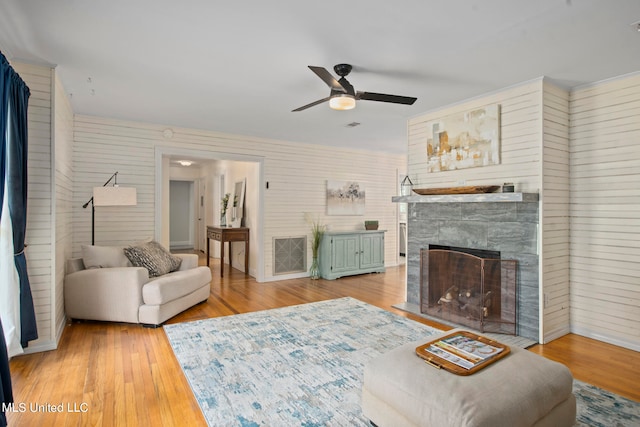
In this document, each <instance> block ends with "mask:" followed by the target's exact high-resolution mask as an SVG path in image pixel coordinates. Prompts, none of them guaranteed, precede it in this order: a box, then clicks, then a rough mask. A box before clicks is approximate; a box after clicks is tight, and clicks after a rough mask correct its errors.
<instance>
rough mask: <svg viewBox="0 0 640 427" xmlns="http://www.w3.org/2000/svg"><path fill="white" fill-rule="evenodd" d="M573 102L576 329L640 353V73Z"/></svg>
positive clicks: (575, 96)
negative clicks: (639, 302)
mask: <svg viewBox="0 0 640 427" xmlns="http://www.w3.org/2000/svg"><path fill="white" fill-rule="evenodd" d="M569 105H570V112H571V126H570V138H571V152H570V159H571V161H570V164H571V176H570V177H571V179H570V182H571V186H570V190H571V192H570V212H571V218H570V223H571V227H570V229H571V244H570V250H571V261H570V277H571V294H570V298H571V329H572V332H575V333H577V334H580V335H584V336H587V337H591V338H596V339H599V340H603V341H606V342H609V343H613V344H617V345H622V346H625V347H628V348H632V349H634V350H640V304H638V301H640V185H639V183H640V145H639V144H638V142H639V141H640V74H634V75H630V76H624V77H622V78H619V79H615V80H611V81H606V82H601V83H598V84H595V85H591V86H586V87H582V88H578V89H576V90H574V91H572V93H571V96H570V104H569Z"/></svg>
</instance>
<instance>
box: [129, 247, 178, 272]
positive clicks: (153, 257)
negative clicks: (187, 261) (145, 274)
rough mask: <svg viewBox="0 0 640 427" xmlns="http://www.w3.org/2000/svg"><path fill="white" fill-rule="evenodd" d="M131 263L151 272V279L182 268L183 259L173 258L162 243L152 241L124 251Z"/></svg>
mask: <svg viewBox="0 0 640 427" xmlns="http://www.w3.org/2000/svg"><path fill="white" fill-rule="evenodd" d="M124 253H125V255H126V257H127V258H129V261H131V263H132V264H133V265H134V266H136V267H144V268H146V269H147V270H149V277H158V276H162V275H164V274H167V273H170V272H172V271H175V270H177V269H178V268H180V263H181V262H182V259H180V258H178V257H176V256H173V255H171V254H170V253H169V251H167V250H166V249H165V248H164V247H163V246H162V245H161V244H160V243H158V242H156V241H151V242H148V243H144V244H142V245H139V246H129V247H128V248H125V249H124Z"/></svg>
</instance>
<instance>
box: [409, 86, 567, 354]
mask: <svg viewBox="0 0 640 427" xmlns="http://www.w3.org/2000/svg"><path fill="white" fill-rule="evenodd" d="M495 103H497V104H500V120H501V122H500V134H501V138H500V139H501V163H500V164H499V165H494V166H487V167H479V168H470V169H462V170H457V171H446V172H437V173H429V172H428V170H427V168H426V164H427V154H426V140H427V137H428V123H429V122H432V121H436V120H438V119H441V118H443V117H446V116H448V115H450V114H455V113H462V112H465V111H469V110H472V109H474V108H478V107H481V106H485V105H490V104H495ZM568 124H569V115H568V93H567V91H565V90H563V89H560V88H558V87H556V86H554V85H553V84H551V83H550V82H548V81H547V80H545V79H542V78H541V79H536V80H533V81H530V82H525V83H523V84H520V85H517V86H513V87H510V88H506V89H504V90H501V91H499V92H495V93H492V94H488V95H486V96H482V97H478V98H475V99H473V100H469V101H466V102H464V103H460V104H456V105H453V106H450V107H446V108H443V109H441V110H438V111H433V112H429V113H427V114H424V115H421V116H419V117H416V118H414V119H412V120H410V122H409V152H408V156H409V157H408V164H409V167H408V170H409V176H410V177H411V179H412V181H413V182H414V184H415V186H416V187H417V188H426V187H455V186H460V185H463V184H462V183H463V182H464V183H465V184H464V185H499V184H502V183H504V182H513V183H515V186H516V191H519V192H534V193H535V192H539V193H540V200H541V205H540V206H541V209H540V220H541V222H540V224H541V227H540V232H539V241H540V245H539V247H540V255H541V263H540V265H541V271H540V277H541V280H540V301H541V305H542V304H543V301H544V299H545V294H548V295H547V298H548V299H549V302H550V304H549V305H548V306H547V307H546V308H544V309H543V308H542V307H540V310H541V316H540V324H541V328H540V330H541V334H540V341H541V342H547V341H549V340H551V339H554V338H557V337H559V336H561V335H564V334H566V333H568V332H569V309H568V307H569V302H568V294H569V278H568V270H567V269H568V262H569V252H568V250H569V248H568V239H569V233H568V178H569V172H568V169H569V158H568V156H569V148H568V144H569V139H568Z"/></svg>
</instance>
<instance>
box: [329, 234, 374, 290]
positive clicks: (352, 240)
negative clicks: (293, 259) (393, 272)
mask: <svg viewBox="0 0 640 427" xmlns="http://www.w3.org/2000/svg"><path fill="white" fill-rule="evenodd" d="M319 264H320V275H321V276H322V277H323V278H324V279H329V280H333V279H337V278H339V277H343V276H351V275H354V274H363V273H381V272H383V271H385V268H384V230H374V231H370V230H366V231H365V230H363V231H335V232H325V233H324V235H323V236H322V241H321V242H320V252H319Z"/></svg>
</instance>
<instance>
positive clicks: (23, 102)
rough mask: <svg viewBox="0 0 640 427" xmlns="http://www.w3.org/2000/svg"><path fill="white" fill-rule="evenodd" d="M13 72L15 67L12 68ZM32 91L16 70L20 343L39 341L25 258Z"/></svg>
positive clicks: (14, 193) (13, 116)
mask: <svg viewBox="0 0 640 427" xmlns="http://www.w3.org/2000/svg"><path fill="white" fill-rule="evenodd" d="M11 71H13V68H12V69H11ZM29 95H30V92H29V88H28V87H27V85H26V84H25V83H24V81H22V79H21V78H20V76H19V75H18V73H16V72H15V71H13V73H12V76H11V83H10V86H9V99H8V102H9V112H10V113H9V119H10V120H9V133H8V140H7V148H6V161H7V166H6V168H7V170H6V174H7V178H6V179H7V191H8V192H9V194H8V196H9V212H10V213H11V223H12V226H13V250H14V255H15V257H14V259H15V263H16V269H17V270H18V275H19V276H20V334H21V335H20V344H22V347H26V346H27V345H29V341H33V340H35V339H37V338H38V330H37V327H36V315H35V310H34V308H33V298H32V296H31V285H30V284H29V276H28V275H27V259H26V257H25V256H24V238H25V233H26V231H27V145H28V144H27V107H28V105H29Z"/></svg>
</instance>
